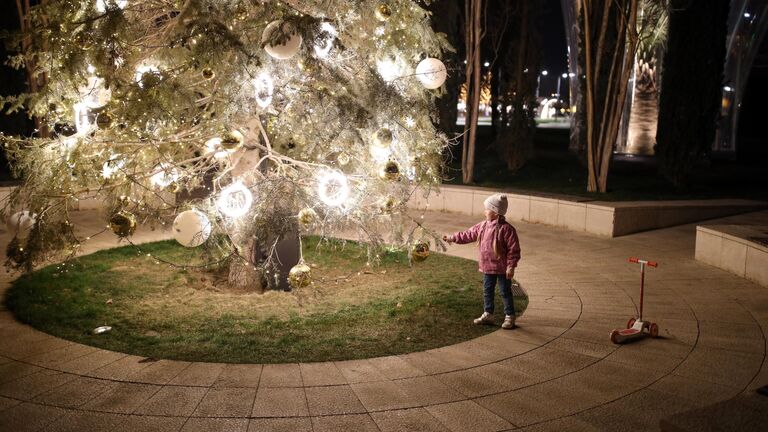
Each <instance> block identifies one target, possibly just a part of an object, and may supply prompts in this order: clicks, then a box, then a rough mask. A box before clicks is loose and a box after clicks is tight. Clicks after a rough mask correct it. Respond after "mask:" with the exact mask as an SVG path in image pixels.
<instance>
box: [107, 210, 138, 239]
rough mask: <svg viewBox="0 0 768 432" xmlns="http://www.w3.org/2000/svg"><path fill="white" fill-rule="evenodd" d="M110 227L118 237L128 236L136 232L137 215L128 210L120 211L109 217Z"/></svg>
mask: <svg viewBox="0 0 768 432" xmlns="http://www.w3.org/2000/svg"><path fill="white" fill-rule="evenodd" d="M109 227H110V228H111V229H112V232H114V233H115V234H117V236H118V237H128V236H131V235H133V233H134V232H136V216H134V215H133V213H130V212H127V211H119V212H117V213H115V214H114V215H112V217H111V218H110V219H109Z"/></svg>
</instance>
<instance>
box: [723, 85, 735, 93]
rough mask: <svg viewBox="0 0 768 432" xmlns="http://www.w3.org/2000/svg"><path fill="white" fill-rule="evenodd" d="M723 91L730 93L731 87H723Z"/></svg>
mask: <svg viewBox="0 0 768 432" xmlns="http://www.w3.org/2000/svg"><path fill="white" fill-rule="evenodd" d="M723 90H725V91H727V92H732V91H733V88H732V87H731V86H725V87H723Z"/></svg>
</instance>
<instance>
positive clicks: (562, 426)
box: [515, 416, 605, 432]
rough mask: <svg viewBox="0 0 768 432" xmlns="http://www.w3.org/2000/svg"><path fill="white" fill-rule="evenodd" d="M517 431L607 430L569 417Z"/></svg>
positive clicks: (580, 431) (594, 431)
mask: <svg viewBox="0 0 768 432" xmlns="http://www.w3.org/2000/svg"><path fill="white" fill-rule="evenodd" d="M515 430H519V431H525V432H562V431H569V432H602V431H604V430H605V429H601V428H599V427H597V426H595V425H593V424H590V423H588V422H586V421H584V420H581V419H578V418H576V417H574V416H568V417H563V418H559V419H556V420H549V421H545V422H542V423H537V424H534V425H529V426H524V427H522V428H520V429H515Z"/></svg>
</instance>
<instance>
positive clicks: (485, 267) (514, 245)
mask: <svg viewBox="0 0 768 432" xmlns="http://www.w3.org/2000/svg"><path fill="white" fill-rule="evenodd" d="M484 205H485V220H484V221H482V222H480V223H479V224H477V225H475V226H473V227H472V228H470V229H468V230H466V231H461V232H457V233H455V234H453V235H445V236H443V240H445V241H447V242H448V243H458V244H465V243H472V242H473V241H477V243H478V248H479V249H480V260H479V262H478V264H479V267H480V271H481V272H483V273H484V277H483V288H484V290H483V294H484V295H483V297H484V299H485V312H483V314H482V315H481V316H480V318H477V319H475V320H474V323H475V324H493V296H494V291H495V289H496V281H497V280H498V281H499V285H501V286H500V288H501V298H502V299H503V300H504V314H505V315H506V316H505V317H504V323H503V324H502V325H501V328H504V329H513V328H515V307H514V301H513V299H512V278H513V277H514V276H515V267H517V262H518V261H520V242H519V241H518V239H517V231H515V228H514V227H513V226H512V225H510V224H509V222H507V221H506V220H505V219H504V215H505V214H506V213H507V205H508V204H507V197H506V195H501V194H496V195H491V196H489V197H488V198H486V200H485V202H484Z"/></svg>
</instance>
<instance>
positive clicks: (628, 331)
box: [618, 328, 643, 336]
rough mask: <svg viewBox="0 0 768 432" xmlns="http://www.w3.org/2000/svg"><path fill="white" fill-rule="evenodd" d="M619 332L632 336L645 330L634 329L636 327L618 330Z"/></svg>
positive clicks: (622, 334)
mask: <svg viewBox="0 0 768 432" xmlns="http://www.w3.org/2000/svg"><path fill="white" fill-rule="evenodd" d="M618 332H619V334H620V335H621V336H632V335H636V334H639V333H642V332H643V331H642V330H638V329H634V328H628V329H621V330H618Z"/></svg>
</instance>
